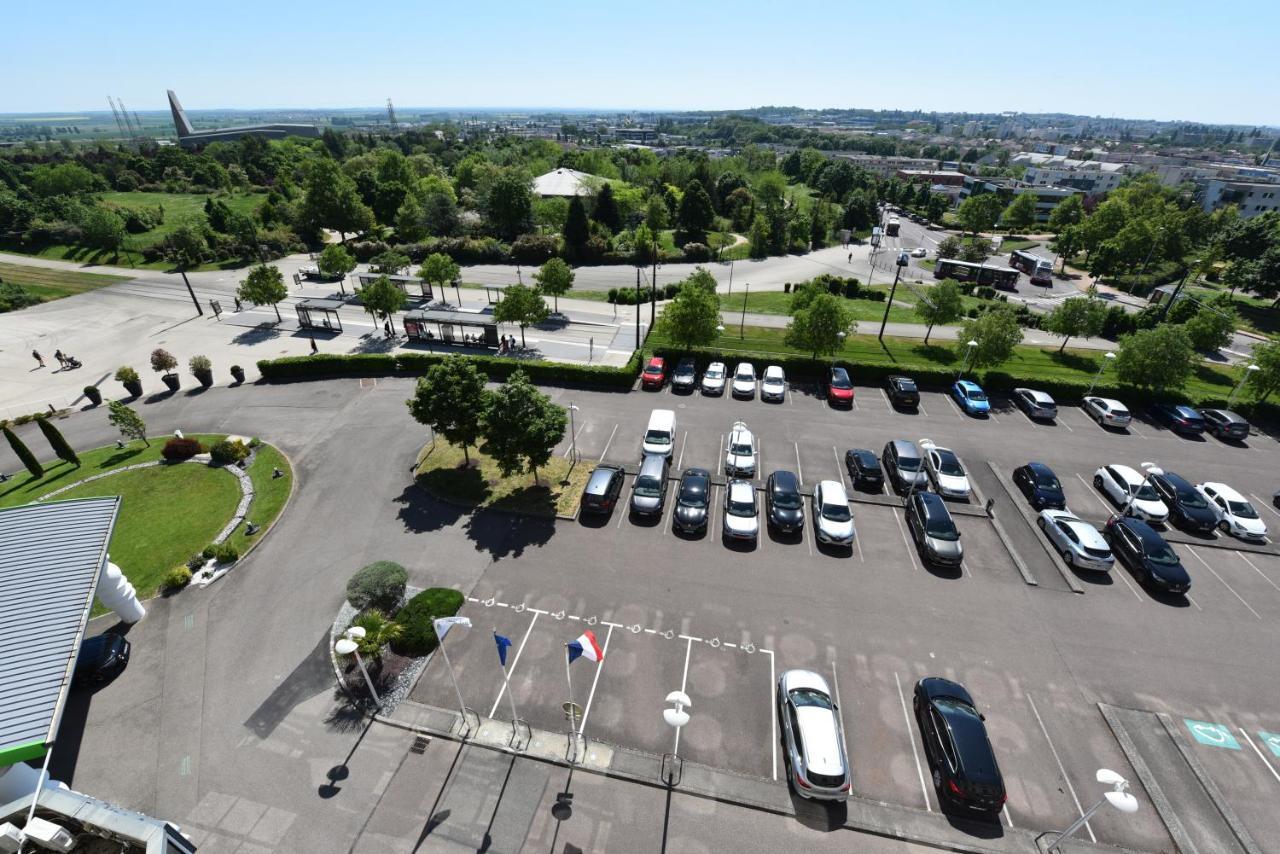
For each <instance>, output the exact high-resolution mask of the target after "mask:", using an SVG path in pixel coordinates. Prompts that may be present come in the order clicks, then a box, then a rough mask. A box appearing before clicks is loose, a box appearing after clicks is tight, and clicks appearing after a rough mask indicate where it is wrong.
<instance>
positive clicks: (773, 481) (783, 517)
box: [764, 469, 804, 534]
mask: <svg viewBox="0 0 1280 854" xmlns="http://www.w3.org/2000/svg"><path fill="white" fill-rule="evenodd" d="M764 498H765V510H766V512H767V514H768V519H769V525H770V526H771V527H772V528H774V530H777V531H782V532H785V533H788V534H790V533H794V532H796V531H799V530H800V529H801V528H803V527H804V497H803V496H801V494H800V479H799V478H798V477H796V476H795V473H794V472H789V471H786V470H784V469H779V470H778V471H775V472H774V473H773V474H771V475H769V479H768V480H767V481H766V482H765V489H764Z"/></svg>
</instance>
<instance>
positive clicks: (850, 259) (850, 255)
mask: <svg viewBox="0 0 1280 854" xmlns="http://www.w3.org/2000/svg"><path fill="white" fill-rule="evenodd" d="M849 263H850V264H852V263H853V253H852V252H850V253H849Z"/></svg>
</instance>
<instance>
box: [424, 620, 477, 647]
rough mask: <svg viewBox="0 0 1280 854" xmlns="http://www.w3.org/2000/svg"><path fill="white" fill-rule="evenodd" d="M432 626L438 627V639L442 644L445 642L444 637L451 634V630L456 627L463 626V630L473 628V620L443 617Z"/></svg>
mask: <svg viewBox="0 0 1280 854" xmlns="http://www.w3.org/2000/svg"><path fill="white" fill-rule="evenodd" d="M431 624H432V625H433V626H435V627H436V637H438V638H439V639H440V642H441V643H443V642H444V636H445V635H446V634H448V633H449V629H451V628H453V627H454V626H462V627H463V628H467V629H469V628H471V620H470V619H468V618H467V617H441V618H440V619H438V620H432V621H431Z"/></svg>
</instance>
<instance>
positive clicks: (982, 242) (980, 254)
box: [960, 237, 991, 264]
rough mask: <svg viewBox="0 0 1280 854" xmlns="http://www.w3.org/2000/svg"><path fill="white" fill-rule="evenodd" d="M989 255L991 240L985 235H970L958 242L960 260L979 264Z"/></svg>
mask: <svg viewBox="0 0 1280 854" xmlns="http://www.w3.org/2000/svg"><path fill="white" fill-rule="evenodd" d="M990 257H991V241H990V240H987V238H985V237H971V238H969V239H968V240H964V241H961V243H960V260H961V261H968V262H969V263H970V264H981V263H982V262H983V261H986V260H987V259H988V258H990Z"/></svg>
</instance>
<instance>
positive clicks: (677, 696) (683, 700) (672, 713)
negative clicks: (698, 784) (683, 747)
mask: <svg viewBox="0 0 1280 854" xmlns="http://www.w3.org/2000/svg"><path fill="white" fill-rule="evenodd" d="M666 702H668V703H671V704H672V705H671V707H670V708H666V709H663V710H662V719H663V720H664V721H666V722H667V726H669V727H671V728H672V729H674V730H675V731H676V739H675V744H674V745H673V746H672V748H671V769H670V771H669V772H668V773H667V774H665V775H663V776H664V778H665V780H666V783H667V785H668V786H674V785H675V784H676V783H678V782H680V764H681V763H680V730H681V729H682V728H683V727H685V726H686V725H687V724H688V723H689V713H688V712H687V711H685V709H688V708H691V707H692V706H693V701H692V700H690V699H689V695H688V694H686V693H684V692H683V691H672V692H671V693H670V694H668V695H667V699H666ZM663 758H664V759H665V757H663ZM663 764H664V765H665V764H666V763H665V762H664V763H663Z"/></svg>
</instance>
